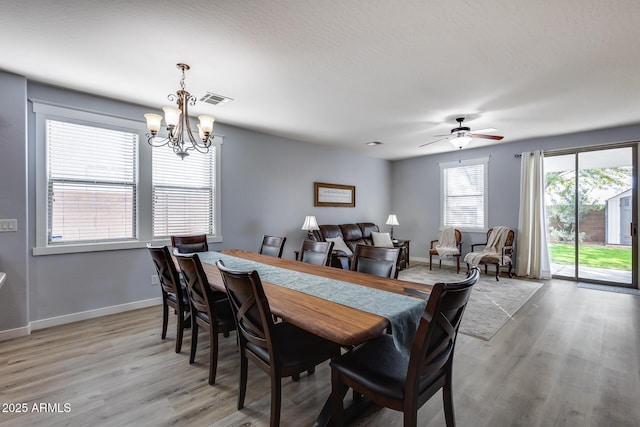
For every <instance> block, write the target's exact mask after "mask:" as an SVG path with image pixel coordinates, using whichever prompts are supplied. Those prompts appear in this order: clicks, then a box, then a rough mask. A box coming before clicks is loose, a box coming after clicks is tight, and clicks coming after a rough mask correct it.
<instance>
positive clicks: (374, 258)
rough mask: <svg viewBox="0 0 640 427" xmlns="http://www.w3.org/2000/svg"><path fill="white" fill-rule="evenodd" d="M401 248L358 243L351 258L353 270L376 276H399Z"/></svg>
mask: <svg viewBox="0 0 640 427" xmlns="http://www.w3.org/2000/svg"><path fill="white" fill-rule="evenodd" d="M399 256H400V248H399V247H394V248H384V247H380V246H369V245H362V244H358V245H357V246H356V250H355V251H354V253H353V259H352V260H351V270H353V271H359V272H361V273H367V274H373V275H374V276H380V277H389V278H394V279H396V278H398V269H397V266H398V257H399Z"/></svg>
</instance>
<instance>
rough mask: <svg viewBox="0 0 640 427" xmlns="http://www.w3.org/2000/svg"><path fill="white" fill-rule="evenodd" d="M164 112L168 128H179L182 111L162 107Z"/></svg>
mask: <svg viewBox="0 0 640 427" xmlns="http://www.w3.org/2000/svg"><path fill="white" fill-rule="evenodd" d="M162 110H163V111H164V121H165V122H167V126H178V122H179V121H180V115H181V114H182V111H180V110H178V109H177V108H173V107H162Z"/></svg>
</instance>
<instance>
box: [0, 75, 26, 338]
mask: <svg viewBox="0 0 640 427" xmlns="http://www.w3.org/2000/svg"><path fill="white" fill-rule="evenodd" d="M0 94H2V96H0V218H2V219H17V220H18V231H17V232H9V233H0V271H4V272H5V273H7V279H6V281H5V283H4V285H3V286H2V288H0V331H2V330H9V329H16V328H19V327H22V326H25V325H26V324H27V322H28V317H29V313H28V310H27V287H26V283H27V280H28V276H29V272H28V268H27V264H28V257H27V250H28V249H27V230H28V226H27V179H26V177H27V172H26V165H27V145H26V140H27V106H26V94H27V81H26V80H25V79H24V78H23V77H21V76H17V75H14V74H8V73H3V72H1V71H0Z"/></svg>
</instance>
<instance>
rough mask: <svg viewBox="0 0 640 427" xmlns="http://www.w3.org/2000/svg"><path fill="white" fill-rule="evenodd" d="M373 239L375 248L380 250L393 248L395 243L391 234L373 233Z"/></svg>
mask: <svg viewBox="0 0 640 427" xmlns="http://www.w3.org/2000/svg"><path fill="white" fill-rule="evenodd" d="M371 238H372V239H373V246H378V247H380V248H392V247H393V242H392V241H391V236H390V235H389V233H378V232H377V231H372V232H371Z"/></svg>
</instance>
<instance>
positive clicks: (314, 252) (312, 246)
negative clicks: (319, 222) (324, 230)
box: [300, 239, 333, 265]
mask: <svg viewBox="0 0 640 427" xmlns="http://www.w3.org/2000/svg"><path fill="white" fill-rule="evenodd" d="M332 250H333V242H316V241H314V240H309V239H306V240H304V241H303V242H302V248H300V254H301V255H302V256H301V259H300V261H302V262H307V263H309V264H315V265H328V264H329V260H330V258H331V251H332Z"/></svg>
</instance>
